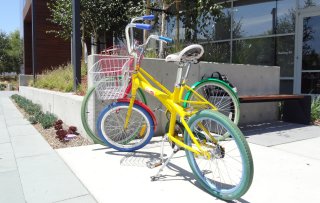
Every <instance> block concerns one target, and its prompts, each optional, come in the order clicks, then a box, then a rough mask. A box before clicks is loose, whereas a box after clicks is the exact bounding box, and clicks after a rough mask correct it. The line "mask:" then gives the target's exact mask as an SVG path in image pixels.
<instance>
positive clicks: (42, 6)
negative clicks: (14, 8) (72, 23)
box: [24, 0, 71, 74]
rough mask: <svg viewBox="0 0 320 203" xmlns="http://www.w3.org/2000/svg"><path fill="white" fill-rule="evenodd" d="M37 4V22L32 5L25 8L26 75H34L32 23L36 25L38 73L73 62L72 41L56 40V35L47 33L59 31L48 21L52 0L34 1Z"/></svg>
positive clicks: (36, 62)
mask: <svg viewBox="0 0 320 203" xmlns="http://www.w3.org/2000/svg"><path fill="white" fill-rule="evenodd" d="M33 1H34V2H35V5H36V8H35V14H36V16H35V22H32V19H31V17H32V13H31V11H32V5H31V4H29V5H28V4H26V6H29V8H24V13H25V15H24V53H25V54H24V62H25V74H32V73H33V70H32V63H33V62H32V23H35V28H36V40H35V44H36V46H35V54H36V58H35V64H36V67H35V68H36V73H42V72H43V71H44V70H46V69H51V68H52V67H57V66H59V65H61V64H66V63H68V62H70V61H71V44H70V40H67V41H66V40H63V39H61V38H56V37H55V36H54V34H50V33H47V31H49V30H53V29H58V27H57V26H56V25H53V24H52V23H50V22H49V21H48V20H47V19H48V18H49V17H50V11H49V9H48V8H47V3H48V1H50V0H33Z"/></svg>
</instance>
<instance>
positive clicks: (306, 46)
mask: <svg viewBox="0 0 320 203" xmlns="http://www.w3.org/2000/svg"><path fill="white" fill-rule="evenodd" d="M302 69H303V70H320V16H313V17H306V18H304V19H303V45H302Z"/></svg>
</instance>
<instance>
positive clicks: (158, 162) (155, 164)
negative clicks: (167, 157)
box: [147, 160, 162, 169]
mask: <svg viewBox="0 0 320 203" xmlns="http://www.w3.org/2000/svg"><path fill="white" fill-rule="evenodd" d="M161 165H162V161H161V160H150V161H148V162H147V167H148V168H150V169H152V168H155V167H158V166H161Z"/></svg>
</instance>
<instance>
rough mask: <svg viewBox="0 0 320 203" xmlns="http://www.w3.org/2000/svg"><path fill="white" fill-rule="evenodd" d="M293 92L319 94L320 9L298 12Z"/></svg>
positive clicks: (314, 8)
mask: <svg viewBox="0 0 320 203" xmlns="http://www.w3.org/2000/svg"><path fill="white" fill-rule="evenodd" d="M295 50H296V61H295V77H294V80H295V81H294V92H295V93H297V94H300V93H301V94H320V8H319V7H313V8H308V9H304V10H302V11H300V12H298V15H297V24H296V49H295Z"/></svg>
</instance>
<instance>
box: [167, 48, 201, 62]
mask: <svg viewBox="0 0 320 203" xmlns="http://www.w3.org/2000/svg"><path fill="white" fill-rule="evenodd" d="M203 53H204V50H203V47H202V46H201V45H199V44H192V45H189V46H187V47H186V48H184V49H182V51H180V52H178V53H174V54H169V55H168V56H167V57H166V62H186V61H197V60H198V59H199V58H200V57H201V56H202V55H203Z"/></svg>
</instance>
